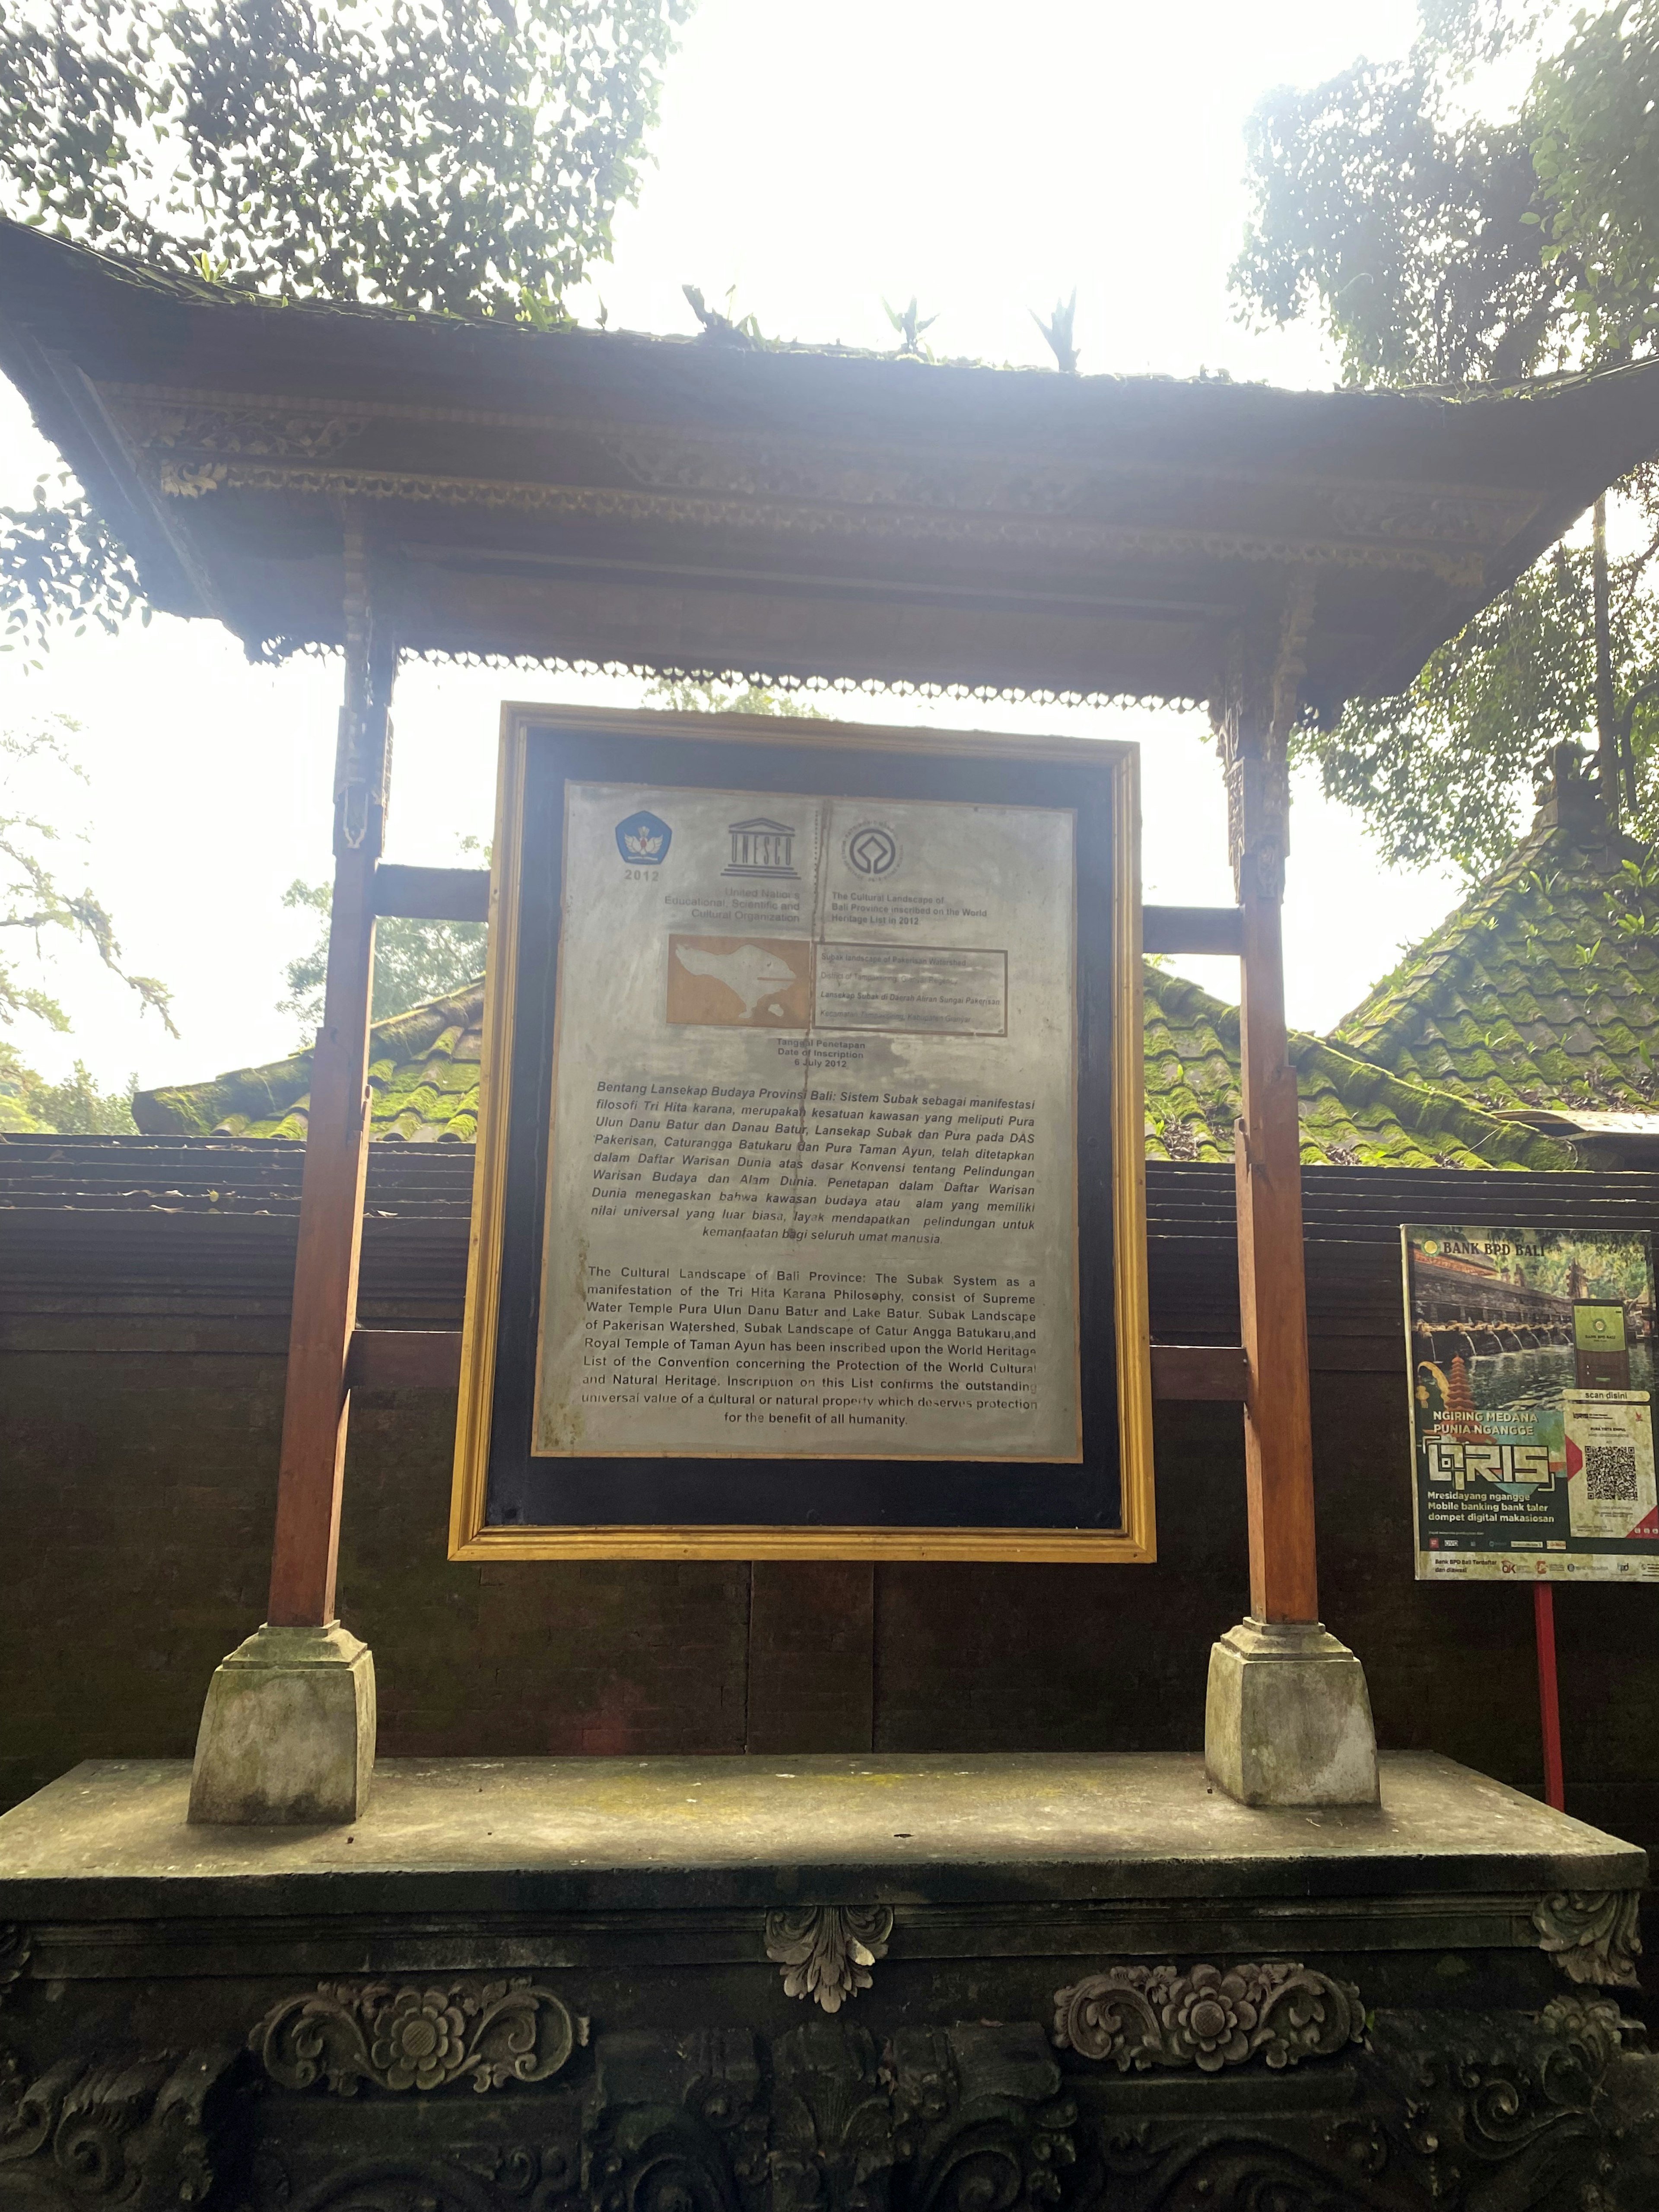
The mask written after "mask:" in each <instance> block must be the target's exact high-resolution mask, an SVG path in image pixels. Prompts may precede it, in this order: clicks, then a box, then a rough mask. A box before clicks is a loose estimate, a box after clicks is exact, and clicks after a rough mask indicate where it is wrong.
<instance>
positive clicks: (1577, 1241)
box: [1401, 1226, 1659, 1581]
mask: <svg viewBox="0 0 1659 2212" xmlns="http://www.w3.org/2000/svg"><path fill="white" fill-rule="evenodd" d="M1401 1233H1402V1238H1403V1243H1404V1251H1405V1267H1406V1307H1407V1310H1406V1325H1407V1337H1408V1342H1409V1346H1410V1353H1411V1376H1412V1431H1413V1462H1414V1469H1413V1475H1414V1479H1413V1503H1414V1508H1415V1516H1416V1527H1417V1572H1418V1575H1419V1578H1420V1579H1423V1580H1429V1581H1434V1580H1468V1579H1470V1578H1488V1577H1498V1576H1504V1575H1514V1574H1524V1575H1528V1576H1530V1577H1540V1576H1542V1577H1547V1578H1552V1579H1555V1580H1559V1581H1571V1580H1579V1579H1601V1580H1606V1579H1623V1578H1635V1579H1641V1580H1659V1492H1656V1482H1655V1465H1654V1438H1653V1405H1652V1391H1653V1355H1654V1285H1653V1262H1652V1254H1651V1250H1650V1243H1649V1239H1648V1237H1647V1236H1646V1235H1645V1233H1639V1234H1607V1233H1597V1232H1594V1231H1587V1232H1584V1233H1582V1234H1575V1233H1573V1232H1571V1231H1556V1230H1547V1231H1544V1230H1528V1229H1507V1230H1506V1229H1490V1228H1469V1227H1468V1226H1462V1227H1455V1228H1446V1227H1435V1228H1421V1227H1410V1228H1407V1229H1406V1230H1404V1231H1402V1232H1401Z"/></svg>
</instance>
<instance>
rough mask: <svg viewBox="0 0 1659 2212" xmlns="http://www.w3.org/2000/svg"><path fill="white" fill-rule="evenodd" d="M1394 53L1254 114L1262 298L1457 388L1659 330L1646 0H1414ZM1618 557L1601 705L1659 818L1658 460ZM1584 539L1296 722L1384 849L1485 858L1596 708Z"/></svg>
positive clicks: (1364, 354) (1652, 7)
mask: <svg viewBox="0 0 1659 2212" xmlns="http://www.w3.org/2000/svg"><path fill="white" fill-rule="evenodd" d="M1419 15H1420V27H1421V35H1420V37H1419V42H1418V45H1417V47H1416V49H1415V51H1414V52H1413V54H1412V55H1411V57H1410V58H1408V59H1407V61H1405V62H1403V63H1394V64H1382V65H1377V64H1370V63H1367V62H1359V63H1356V64H1355V65H1354V66H1353V68H1352V69H1350V70H1345V71H1344V72H1343V73H1342V74H1341V75H1340V76H1336V77H1334V78H1332V79H1331V80H1329V82H1327V83H1325V84H1322V85H1320V86H1317V87H1316V88H1314V89H1313V90H1312V91H1310V92H1296V91H1291V90H1283V89H1282V90H1279V91H1278V92H1275V93H1273V94H1270V95H1269V96H1268V98H1267V99H1266V100H1263V101H1262V102H1261V105H1260V106H1259V107H1258V108H1257V110H1256V112H1255V116H1254V117H1253V118H1252V120H1251V124H1250V126H1249V163H1250V173H1251V180H1252V185H1253V189H1254V196H1255V197H1254V207H1253V212H1252V216H1251V221H1250V224H1249V231H1248V233H1247V236H1246V240H1245V245H1244V249H1243V252H1242V253H1241V255H1240V257H1239V259H1238V261H1237V264H1236V266H1235V268H1234V271H1233V283H1234V285H1235V288H1236V289H1237V293H1238V295H1239V297H1240V301H1241V303H1242V306H1243V309H1244V311H1245V312H1246V313H1248V314H1249V315H1251V316H1253V317H1254V318H1255V319H1256V320H1258V321H1259V322H1263V323H1280V324H1284V323H1289V322H1292V321H1295V320H1297V319H1300V318H1302V317H1304V316H1312V317H1316V318H1317V319H1319V320H1320V321H1321V322H1322V324H1323V325H1324V326H1325V328H1326V330H1327V331H1328V333H1329V335H1330V337H1332V339H1333V341H1334V343H1335V345H1336V346H1337V348H1338V350H1339V353H1340V358H1341V362H1342V368H1343V374H1344V377H1345V379H1346V381H1347V382H1349V383H1350V384H1355V385H1398V384H1432V385H1439V386H1453V387H1457V386H1469V385H1474V384H1480V383H1492V382H1496V383H1498V384H1504V383H1508V382H1510V381H1513V380H1516V379H1518V378H1520V377H1522V376H1526V375H1530V374H1539V373H1542V372H1547V371H1551V370H1560V369H1573V368H1583V367H1601V366H1606V365H1607V364H1608V363H1611V362H1620V361H1624V360H1627V359H1630V358H1632V357H1636V356H1641V355H1644V354H1646V353H1649V352H1651V351H1652V350H1653V344H1654V340H1655V338H1656V336H1659V327H1656V325H1659V133H1656V130H1655V125H1654V116H1653V113H1652V112H1651V106H1652V103H1653V101H1654V100H1655V97H1656V94H1659V0H1635V4H1621V5H1616V6H1613V7H1611V8H1607V9H1601V10H1594V9H1592V10H1589V11H1587V12H1586V14H1584V15H1581V16H1579V17H1577V18H1576V19H1575V23H1574V27H1572V29H1571V33H1570V34H1569V35H1568V37H1567V38H1566V40H1565V43H1564V44H1563V45H1562V46H1559V49H1558V50H1557V51H1554V52H1541V50H1540V46H1539V40H1540V38H1541V27H1544V26H1545V25H1547V21H1548V20H1549V18H1548V15H1547V11H1546V10H1543V9H1539V8H1530V9H1528V8H1524V7H1522V8H1515V7H1510V6H1508V5H1506V4H1504V0H1420V8H1419ZM1528 46H1530V48H1531V51H1532V57H1533V59H1534V74H1533V76H1532V80H1531V83H1530V86H1529V88H1528V92H1527V95H1526V98H1525V100H1524V101H1523V102H1522V106H1521V108H1520V111H1519V112H1518V113H1517V114H1516V115H1515V116H1513V117H1510V118H1497V119H1489V118H1486V117H1483V116H1482V115H1481V114H1480V112H1479V94H1480V89H1481V81H1480V75H1479V72H1480V68H1481V67H1482V65H1484V64H1486V63H1488V62H1490V61H1491V60H1492V59H1493V58H1495V57H1496V56H1498V54H1500V53H1502V52H1505V51H1513V50H1516V49H1526V48H1528ZM1615 521H1616V523H1617V524H1618V525H1619V526H1620V528H1621V530H1622V532H1623V534H1624V536H1625V537H1626V538H1628V539H1629V540H1630V541H1631V550H1628V551H1627V552H1626V554H1625V555H1624V557H1622V558H1621V559H1619V560H1616V561H1615V562H1613V564H1612V569H1611V574H1610V586H1611V590H1610V608H1609V612H1610V631H1611V642H1612V648H1613V652H1612V658H1613V680H1614V700H1613V722H1614V725H1615V726H1616V728H1617V729H1618V730H1620V731H1622V732H1625V733H1626V734H1627V736H1628V740H1629V745H1630V750H1631V753H1632V756H1633V761H1634V771H1635V782H1636V786H1637V794H1636V804H1635V806H1634V808H1633V809H1631V810H1627V811H1628V814H1629V817H1630V826H1632V828H1634V829H1638V831H1640V832H1641V834H1643V835H1644V836H1652V835H1653V834H1654V831H1655V829H1656V827H1659V716H1656V714H1655V713H1654V700H1655V694H1656V690H1659V618H1656V600H1655V589H1654V587H1655V583H1656V574H1655V569H1654V563H1655V561H1656V558H1659V476H1656V472H1655V471H1653V470H1651V469H1644V470H1642V471H1638V473H1637V475H1636V476H1635V477H1632V479H1631V480H1630V482H1629V483H1626V485H1625V486H1623V487H1622V488H1621V495H1620V500H1619V501H1618V502H1617V505H1616V507H1615ZM1589 564H1590V555H1589V550H1587V549H1581V548H1578V547H1577V546H1574V547H1571V548H1569V549H1566V550H1563V549H1561V548H1559V547H1558V548H1557V549H1555V550H1553V552H1552V553H1551V554H1549V555H1547V556H1545V558H1544V559H1543V560H1542V561H1541V562H1540V563H1539V564H1538V566H1537V567H1536V568H1534V569H1533V571H1532V572H1531V573H1530V574H1528V575H1527V576H1524V577H1522V579H1521V580H1520V581H1519V582H1518V583H1517V584H1516V586H1514V587H1513V589H1512V590H1510V591H1509V592H1505V593H1504V595H1503V597H1502V598H1501V599H1498V601H1496V602H1495V603H1494V605H1492V606H1491V607H1490V608H1488V609H1487V610H1486V611H1485V613H1483V614H1482V615H1481V616H1480V617H1478V618H1477V620H1476V621H1475V622H1474V623H1472V624H1471V625H1470V626H1469V628H1468V629H1466V630H1465V631H1464V632H1463V634H1462V635H1461V636H1460V637H1458V638H1455V639H1454V640H1452V641H1451V642H1450V643H1449V644H1448V645H1446V646H1444V647H1442V648H1441V650H1440V651H1439V652H1438V653H1437V654H1436V655H1435V657H1434V659H1432V660H1431V662H1430V664H1429V665H1428V666H1427V668H1426V669H1425V671H1423V673H1422V675H1421V676H1420V677H1419V678H1418V680H1417V682H1416V683H1415V684H1413V686H1412V687H1411V688H1410V690H1407V691H1406V692H1405V693H1403V694H1401V695H1400V696H1397V697H1395V698H1393V699H1385V700H1378V701H1368V702H1355V703H1354V704H1352V705H1351V706H1350V707H1349V708H1348V710H1347V712H1346V714H1345V715H1344V716H1343V718H1342V720H1341V721H1340V723H1339V724H1338V726H1336V728H1335V729H1334V730H1331V731H1328V732H1317V731H1312V730H1305V729H1304V730H1303V731H1301V732H1298V733H1297V744H1298V747H1299V750H1300V752H1301V755H1302V757H1304V758H1308V757H1311V758H1312V759H1314V760H1316V761H1317V762H1318V763H1319V765H1320V769H1321V771H1322V776H1323V780H1324V783H1325V787H1326V789H1327V790H1328V792H1329V793H1330V794H1331V795H1332V796H1333V797H1334V798H1337V799H1343V800H1345V801H1346V802H1347V803H1348V804H1350V805H1354V806H1357V807H1358V808H1359V809H1360V810H1361V811H1362V812H1363V813H1364V816H1365V817H1367V819H1368V821H1369V822H1370V825H1371V827H1372V828H1373V829H1374V830H1375V831H1376V835H1377V837H1378V840H1379V842H1380V843H1381V845H1382V847H1383V851H1384V853H1385V854H1387V856H1388V857H1389V859H1390V860H1406V861H1423V860H1431V859H1437V858H1448V859H1451V860H1455V861H1457V862H1459V863H1460V864H1461V865H1462V866H1464V867H1465V868H1467V869H1469V870H1471V871H1474V872H1478V871H1480V870H1484V869H1486V868H1487V867H1489V866H1492V864H1493V863H1494V862H1495V861H1496V860H1498V859H1499V858H1501V856H1502V855H1503V854H1504V852H1506V851H1507V850H1509V849H1510V848H1511V846H1512V845H1513V843H1514V841H1515V837H1516V831H1517V829H1518V828H1519V827H1520V825H1521V821H1522V812H1521V809H1522V805H1523V804H1524V796H1523V786H1522V778H1523V777H1524V775H1525V774H1526V772H1527V770H1528V769H1530V768H1531V767H1532V766H1533V765H1534V763H1536V762H1537V761H1538V759H1539V758H1540V757H1541V755H1542V754H1543V753H1544V752H1545V751H1546V750H1547V749H1548V747H1549V746H1550V745H1552V744H1555V743H1558V742H1559V741H1560V740H1562V739H1564V738H1574V737H1577V736H1579V735H1582V734H1584V733H1587V732H1591V731H1593V730H1594V729H1595V724H1596V715H1595V682H1594V646H1593V634H1592V632H1593V626H1592V615H1591V593H1590V583H1589Z"/></svg>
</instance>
